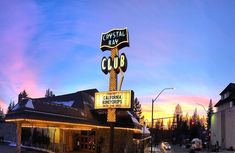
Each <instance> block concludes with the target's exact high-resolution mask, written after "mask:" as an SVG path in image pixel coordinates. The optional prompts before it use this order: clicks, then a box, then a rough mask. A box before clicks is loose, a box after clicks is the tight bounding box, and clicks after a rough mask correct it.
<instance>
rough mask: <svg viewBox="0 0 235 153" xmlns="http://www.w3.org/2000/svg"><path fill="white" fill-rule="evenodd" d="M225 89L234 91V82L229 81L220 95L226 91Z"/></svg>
mask: <svg viewBox="0 0 235 153" xmlns="http://www.w3.org/2000/svg"><path fill="white" fill-rule="evenodd" d="M227 91H233V92H235V83H230V84H229V85H228V86H227V87H226V88H225V89H224V90H223V91H222V92H221V93H220V95H222V94H224V93H226V92H227Z"/></svg>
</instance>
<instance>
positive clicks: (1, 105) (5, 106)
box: [0, 99, 8, 113]
mask: <svg viewBox="0 0 235 153" xmlns="http://www.w3.org/2000/svg"><path fill="white" fill-rule="evenodd" d="M7 107H8V106H7V104H6V103H4V101H3V100H1V99H0V108H2V109H3V110H4V113H6V111H7Z"/></svg>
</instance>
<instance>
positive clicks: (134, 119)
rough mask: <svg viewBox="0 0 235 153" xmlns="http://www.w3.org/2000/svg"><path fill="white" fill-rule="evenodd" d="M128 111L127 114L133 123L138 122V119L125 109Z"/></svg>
mask: <svg viewBox="0 0 235 153" xmlns="http://www.w3.org/2000/svg"><path fill="white" fill-rule="evenodd" d="M127 112H128V114H129V115H130V116H131V120H132V121H133V122H134V123H135V124H137V125H138V124H140V123H139V121H138V120H137V119H136V118H135V117H134V116H133V115H132V114H131V113H130V112H129V111H127Z"/></svg>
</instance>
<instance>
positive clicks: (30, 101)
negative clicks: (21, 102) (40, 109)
mask: <svg viewBox="0 0 235 153" xmlns="http://www.w3.org/2000/svg"><path fill="white" fill-rule="evenodd" d="M25 107H27V108H32V109H34V106H33V102H32V99H29V100H28V101H27V103H26V105H25Z"/></svg>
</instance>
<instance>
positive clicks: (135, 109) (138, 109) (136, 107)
mask: <svg viewBox="0 0 235 153" xmlns="http://www.w3.org/2000/svg"><path fill="white" fill-rule="evenodd" d="M133 112H134V113H135V114H136V116H137V117H138V118H140V117H141V115H142V108H141V104H140V102H139V100H138V98H135V100H134V107H133Z"/></svg>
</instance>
